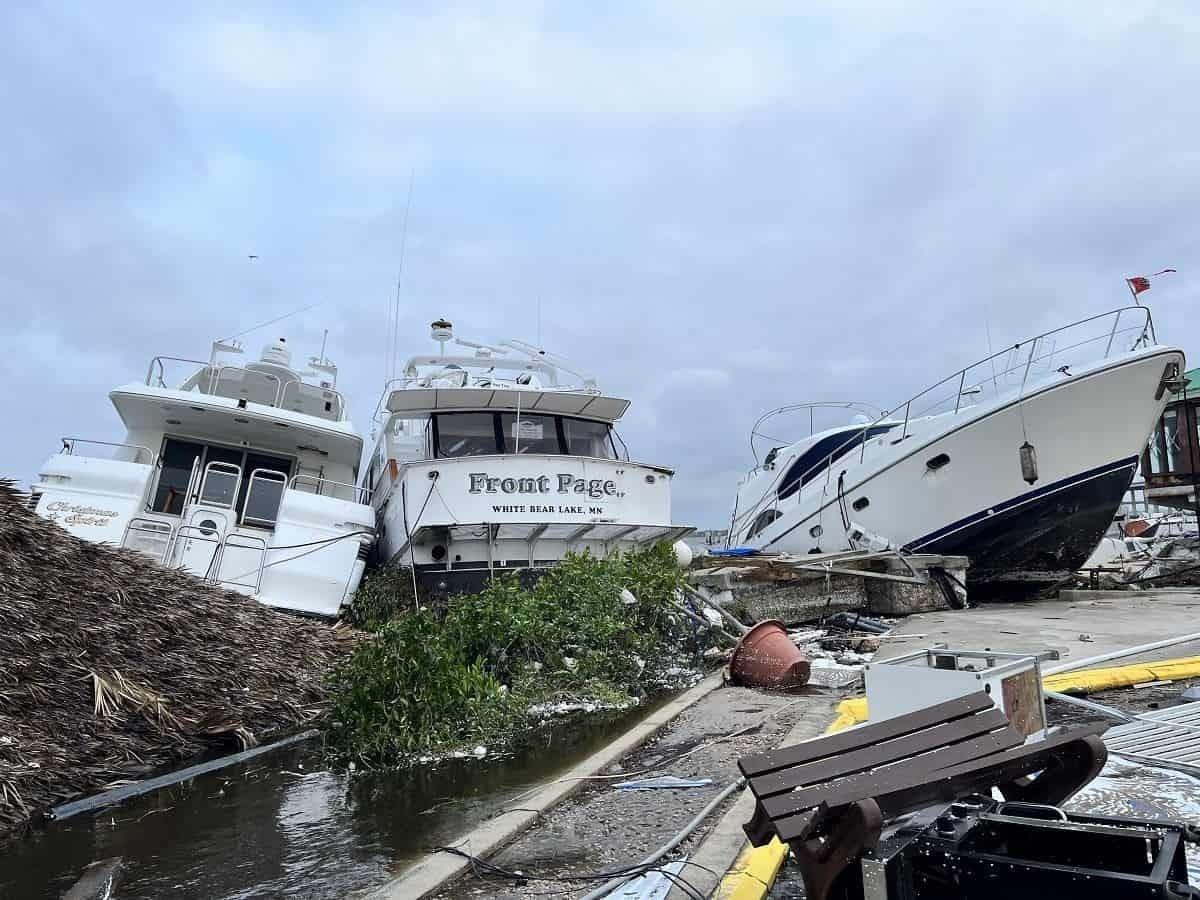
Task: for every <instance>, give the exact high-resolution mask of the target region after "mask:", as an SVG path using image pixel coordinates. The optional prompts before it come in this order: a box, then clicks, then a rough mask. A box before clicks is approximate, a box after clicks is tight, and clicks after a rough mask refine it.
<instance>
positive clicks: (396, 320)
mask: <svg viewBox="0 0 1200 900" xmlns="http://www.w3.org/2000/svg"><path fill="white" fill-rule="evenodd" d="M416 174H417V170H416V169H415V168H413V169H410V170H409V172H408V199H407V200H405V201H404V224H403V225H402V226H401V228H400V268H399V271H397V272H396V299H395V301H394V303H393V307H392V363H391V368H390V369H389V370H388V378H395V377H396V355H397V354H398V353H399V351H400V280H401V279H402V278H403V277H404V250H405V248H406V247H407V246H408V212H409V210H410V209H412V191H413V179H414V178H415V177H416Z"/></svg>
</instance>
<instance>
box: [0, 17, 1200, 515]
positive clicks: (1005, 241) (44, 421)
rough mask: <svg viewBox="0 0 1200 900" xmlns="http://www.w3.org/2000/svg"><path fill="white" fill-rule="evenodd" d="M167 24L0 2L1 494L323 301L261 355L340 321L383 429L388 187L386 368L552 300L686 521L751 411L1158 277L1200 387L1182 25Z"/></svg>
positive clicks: (857, 390)
mask: <svg viewBox="0 0 1200 900" xmlns="http://www.w3.org/2000/svg"><path fill="white" fill-rule="evenodd" d="M174 6H177V5H176V4H159V5H157V6H156V5H148V4H145V3H130V4H127V5H124V4H121V3H115V2H108V3H104V4H78V3H62V4H54V3H26V2H22V0H14V2H9V3H5V4H3V9H2V10H0V109H2V110H3V119H4V123H5V127H4V128H3V130H2V131H0V199H2V201H3V202H2V203H0V312H2V313H3V318H2V322H3V325H2V328H0V375H2V376H3V381H4V392H3V396H4V398H5V400H4V402H3V413H4V416H3V421H4V422H5V427H4V433H5V436H6V439H5V440H4V441H3V442H0V475H7V476H9V477H14V478H16V479H18V480H21V481H25V482H28V481H29V480H31V479H33V477H34V476H35V474H36V472H37V469H38V466H39V465H40V463H41V462H42V461H43V460H44V459H45V457H46V456H47V455H48V454H49V453H51V452H52V451H53V450H54V449H55V448H56V446H57V439H58V437H59V436H60V435H63V434H74V435H82V436H94V437H103V438H109V439H120V437H121V434H122V432H121V429H120V425H119V421H118V420H117V418H116V416H115V413H113V411H112V409H111V407H110V406H109V403H108V400H107V397H106V394H107V392H108V390H109V389H110V388H112V387H114V386H116V385H118V384H121V383H125V382H128V381H133V380H136V379H138V378H142V377H144V373H145V370H146V365H147V363H148V361H149V359H150V357H151V356H153V355H155V354H170V355H176V356H187V357H205V356H207V353H208V346H209V342H210V341H211V340H212V339H213V338H216V337H221V336H226V335H229V334H231V333H235V332H238V331H241V330H243V329H246V328H249V327H251V326H252V325H254V324H256V323H258V322H261V321H264V320H267V319H270V318H271V317H273V316H276V315H282V314H284V313H286V312H288V311H289V310H292V309H296V308H300V307H304V306H307V305H309V304H317V306H316V307H315V308H314V309H312V310H310V311H308V312H306V313H303V314H301V315H299V316H296V317H294V318H292V319H290V320H288V322H287V323H286V324H285V325H281V326H272V327H271V328H269V329H265V330H263V331H259V332H255V333H254V334H251V335H249V336H248V337H247V343H248V344H249V345H250V346H251V348H252V349H254V350H257V348H258V345H259V344H260V343H261V342H262V341H263V340H265V339H266V338H268V337H272V336H274V333H275V332H278V333H281V334H286V335H287V336H288V338H289V342H290V343H292V344H293V345H298V346H297V347H296V349H297V350H298V351H300V352H301V353H303V354H305V355H307V354H309V353H315V352H316V349H317V348H319V342H320V339H321V334H322V330H323V329H325V328H328V329H329V330H330V338H329V355H330V356H332V357H333V358H334V359H335V360H336V361H337V362H338V363H339V365H340V366H341V372H342V379H341V386H342V387H343V389H344V390H345V391H346V392H347V393H348V394H349V397H350V399H351V407H352V411H353V413H354V418H355V420H356V421H357V422H358V423H359V425H360V427H362V428H364V430H365V429H366V427H367V424H368V420H369V418H370V410H371V409H372V407H373V404H374V402H375V400H376V398H377V396H378V393H379V390H380V387H381V383H382V380H383V378H384V375H385V373H386V371H387V369H388V367H389V361H388V355H389V354H388V333H387V332H388V329H387V325H386V323H387V319H388V315H389V313H388V309H389V307H390V304H391V303H392V299H393V297H394V291H395V285H396V280H397V273H398V267H399V260H400V245H401V236H402V222H403V218H404V208H405V197H406V193H407V191H408V185H409V179H410V176H411V178H412V184H413V191H412V207H411V217H410V221H409V225H408V238H407V250H406V260H405V263H404V270H403V276H402V278H401V280H400V310H401V318H400V323H399V324H400V328H399V333H400V340H401V351H400V352H401V356H404V355H407V354H408V353H410V352H428V350H429V349H430V348H431V347H433V346H434V345H432V344H431V343H430V342H429V340H428V338H427V334H428V323H429V321H431V320H432V319H433V318H435V317H437V316H446V317H448V318H450V319H452V320H453V321H454V322H455V324H456V326H457V329H458V332H459V334H460V335H462V336H466V337H474V338H476V339H482V340H494V339H502V338H505V337H521V338H526V339H530V340H532V339H534V338H536V336H537V329H538V321H537V319H538V316H537V309H538V304H539V301H540V304H541V309H542V323H541V333H542V337H543V342H544V344H545V345H546V346H547V347H549V348H550V349H553V350H556V351H558V352H561V353H563V354H565V355H567V356H568V357H570V358H572V359H573V360H574V361H575V362H576V363H577V364H578V365H579V366H580V367H582V368H584V369H587V370H589V371H592V372H594V373H595V374H596V375H597V376H598V378H599V380H600V384H601V386H602V387H604V388H605V389H606V390H607V391H609V392H611V393H616V394H619V395H622V396H627V397H629V398H631V399H632V400H633V401H634V403H633V407H632V408H631V410H630V413H629V414H628V416H627V418H626V421H625V423H624V426H623V428H622V433H623V434H624V437H625V439H626V441H627V443H628V444H629V446H630V448H631V449H632V451H633V454H634V456H635V457H636V458H640V459H642V460H645V461H650V462H656V463H663V464H668V465H672V466H674V467H676V469H677V470H678V478H677V481H676V500H675V513H676V519H677V520H678V521H681V522H686V523H690V524H696V525H700V526H709V527H712V526H717V525H720V524H721V523H722V522H723V521H724V520H726V519H727V516H728V511H729V506H730V501H731V498H732V491H733V486H734V483H735V481H736V479H737V477H738V475H739V473H740V472H741V471H742V470H744V469H745V468H746V467H748V465H749V464H750V462H751V457H750V455H749V448H748V445H747V442H746V436H747V432H748V429H749V427H750V425H751V423H752V422H753V421H754V419H755V418H756V417H757V416H758V414H759V413H760V412H762V411H764V410H766V409H768V408H770V407H772V406H775V405H778V404H781V403H787V402H797V401H801V400H828V399H843V398H855V399H863V400H870V401H873V402H875V403H877V404H879V405H882V406H888V405H891V404H895V403H896V402H898V401H900V400H903V399H904V398H905V397H907V396H908V394H910V393H913V392H915V391H916V390H918V389H920V388H921V387H923V386H924V384H925V383H926V382H929V381H932V380H935V379H936V378H940V377H942V376H943V375H945V374H947V373H949V372H950V371H952V370H954V369H956V368H958V367H959V366H961V365H964V364H966V363H969V362H972V361H974V360H975V359H976V358H978V357H981V356H983V355H984V354H985V353H986V352H987V347H988V344H987V337H986V333H985V322H986V323H989V324H990V329H991V333H992V337H993V340H994V342H995V344H996V345H997V346H999V345H1002V344H1004V343H1009V342H1012V341H1015V340H1018V339H1020V338H1021V337H1023V336H1026V335H1028V334H1033V333H1035V332H1037V331H1039V330H1042V329H1043V328H1046V327H1052V326H1054V325H1056V324H1059V323H1063V322H1066V321H1070V320H1072V319H1075V318H1079V317H1081V316H1084V315H1088V314H1091V313H1096V312H1101V311H1104V310H1107V309H1111V308H1114V307H1117V306H1120V305H1123V304H1124V303H1126V302H1128V300H1129V296H1128V293H1127V292H1126V291H1125V287H1124V283H1123V280H1122V279H1123V278H1124V276H1126V275H1132V274H1139V273H1142V272H1149V271H1154V270H1157V269H1160V268H1163V267H1164V266H1174V267H1176V268H1178V269H1179V274H1178V275H1175V276H1167V277H1165V278H1164V279H1162V280H1161V281H1158V282H1156V283H1155V288H1154V290H1153V291H1152V292H1151V293H1150V295H1148V297H1149V300H1150V301H1151V303H1152V304H1153V306H1154V309H1155V313H1156V321H1157V322H1158V326H1159V335H1160V337H1162V338H1165V339H1167V340H1169V341H1171V342H1175V343H1178V344H1181V345H1182V346H1184V347H1185V348H1187V349H1189V350H1192V351H1193V352H1194V354H1195V355H1196V358H1197V359H1200V319H1198V318H1197V316H1196V315H1195V310H1196V301H1197V295H1198V293H1200V258H1198V253H1197V251H1198V249H1200V214H1198V211H1200V53H1197V49H1196V48H1197V47H1200V7H1197V6H1196V4H1195V3H1194V2H1193V0H1180V2H1174V3H1172V2H1162V3H1155V2H1141V0H1112V2H1110V0H1087V2H1078V3H1058V4H1045V3H1042V2H1036V3H1025V2H1023V0H1015V2H1005V3H991V4H974V3H962V4H947V3H944V2H930V3H924V2H888V0H877V2H862V3H855V2H848V0H839V2H830V3H822V2H810V3H803V4H800V3H794V2H789V3H784V2H764V3H750V2H747V3H727V2H716V0H712V2H709V0H667V2H660V3H653V2H651V3H616V2H614V3H603V4H595V3H583V2H563V3H557V4H554V3H525V2H519V0H506V2H504V3H494V4H484V5H480V6H476V7H472V6H465V5H456V4H454V3H451V2H436V3H433V2H431V3H427V4H426V3H402V2H401V3H391V4H379V5H372V6H363V7H357V6H354V5H351V4H327V3H290V4H271V3H253V2H239V3H237V4H231V5H229V6H228V7H226V8H224V9H222V8H221V4H219V3H210V4H202V5H199V4H198V5H197V7H198V8H202V11H200V12H195V13H184V12H178V13H176V12H171V11H169V9H168V7H174ZM951 7H952V8H951ZM1047 7H1050V8H1049V9H1048V8H1047ZM798 10H802V11H798ZM251 253H254V254H257V255H258V256H259V257H260V259H259V260H257V261H254V262H252V261H250V260H248V259H247V255H248V254H251Z"/></svg>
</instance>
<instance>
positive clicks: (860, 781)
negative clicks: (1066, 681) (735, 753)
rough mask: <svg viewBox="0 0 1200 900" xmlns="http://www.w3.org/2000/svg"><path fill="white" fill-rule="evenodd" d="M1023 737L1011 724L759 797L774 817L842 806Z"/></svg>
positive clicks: (932, 775)
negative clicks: (884, 763) (960, 740)
mask: <svg viewBox="0 0 1200 900" xmlns="http://www.w3.org/2000/svg"><path fill="white" fill-rule="evenodd" d="M1024 740H1025V739H1024V738H1023V737H1022V736H1021V735H1020V734H1018V733H1017V731H1016V729H1014V728H1012V727H1011V726H1008V727H1006V728H1004V729H1002V730H1000V731H995V732H992V733H990V734H985V735H982V736H980V737H975V738H972V739H970V740H967V741H963V742H962V743H959V744H952V745H950V746H948V747H942V748H939V749H938V750H934V751H931V752H929V753H923V754H921V755H920V756H910V757H908V758H907V759H903V760H899V761H897V762H894V763H891V764H889V765H885V766H880V767H878V768H875V769H873V770H870V771H867V772H859V773H858V774H856V775H848V776H846V777H845V778H838V779H836V780H834V781H830V782H828V783H826V784H816V785H813V786H812V787H807V788H803V789H802V790H799V791H791V792H788V793H785V794H776V795H775V796H773V797H767V798H765V799H762V800H760V801H759V802H760V803H761V804H762V808H763V810H764V811H765V812H766V814H767V815H768V816H770V817H771V818H772V819H777V818H779V817H780V816H786V815H791V814H793V813H797V812H800V811H801V810H804V809H812V808H813V807H814V806H820V805H821V804H822V803H827V804H828V805H829V806H843V805H845V804H847V803H853V802H854V801H855V800H863V799H866V798H867V797H877V796H878V795H879V794H885V793H890V792H892V791H895V790H901V789H903V788H905V787H911V786H913V785H918V784H922V783H924V782H925V781H927V780H930V779H932V778H937V777H940V774H939V773H940V772H941V771H942V770H944V769H948V768H950V767H952V766H957V765H960V764H962V763H968V762H971V761H973V760H975V761H978V760H981V759H984V758H986V757H988V756H993V755H995V754H997V753H1001V752H1002V751H1004V750H1008V749H1010V748H1012V747H1018V746H1020V745H1021V744H1022V743H1023V742H1024Z"/></svg>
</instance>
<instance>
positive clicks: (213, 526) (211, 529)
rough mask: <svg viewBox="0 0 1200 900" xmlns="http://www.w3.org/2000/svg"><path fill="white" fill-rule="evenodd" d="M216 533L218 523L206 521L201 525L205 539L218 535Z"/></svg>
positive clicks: (210, 520) (201, 531)
mask: <svg viewBox="0 0 1200 900" xmlns="http://www.w3.org/2000/svg"><path fill="white" fill-rule="evenodd" d="M216 531H217V523H216V522H214V521H213V520H212V519H205V520H204V521H203V522H201V523H200V533H201V534H202V535H204V536H205V537H208V536H209V535H210V534H216Z"/></svg>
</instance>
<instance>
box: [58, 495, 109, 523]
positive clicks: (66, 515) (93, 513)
mask: <svg viewBox="0 0 1200 900" xmlns="http://www.w3.org/2000/svg"><path fill="white" fill-rule="evenodd" d="M46 512H47V513H49V516H48V518H50V519H52V520H53V521H55V522H62V523H64V524H66V525H107V524H108V523H109V521H110V520H111V519H113V518H115V517H116V515H117V511H116V510H114V509H101V508H100V507H98V506H82V505H80V504H78V503H67V502H65V501H63V500H55V501H54V502H53V503H48V504H47V505H46Z"/></svg>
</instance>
